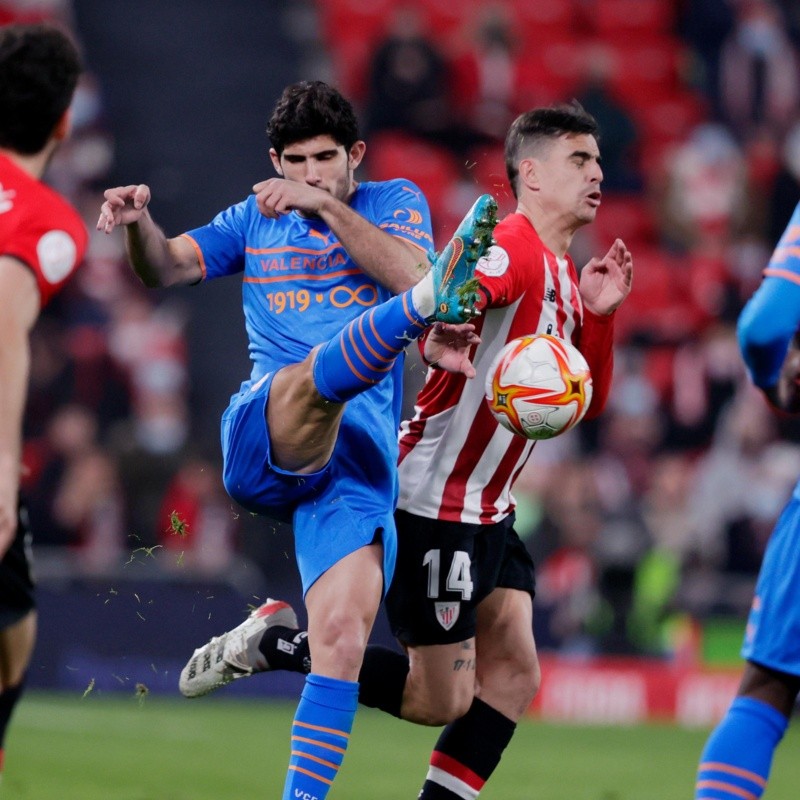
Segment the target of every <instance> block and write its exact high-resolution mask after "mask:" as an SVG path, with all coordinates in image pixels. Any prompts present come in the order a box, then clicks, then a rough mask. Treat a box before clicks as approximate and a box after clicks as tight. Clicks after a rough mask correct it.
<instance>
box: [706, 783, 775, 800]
mask: <svg viewBox="0 0 800 800" xmlns="http://www.w3.org/2000/svg"><path fill="white" fill-rule="evenodd" d="M696 788H697V789H720V790H721V791H723V792H726V793H728V794H735V795H736V796H737V797H741V798H743V800H758V797H759V795H757V794H755V793H754V792H748V791H747V789H742V788H740V787H739V786H734V785H733V784H732V783H725V782H724V781H697V786H696Z"/></svg>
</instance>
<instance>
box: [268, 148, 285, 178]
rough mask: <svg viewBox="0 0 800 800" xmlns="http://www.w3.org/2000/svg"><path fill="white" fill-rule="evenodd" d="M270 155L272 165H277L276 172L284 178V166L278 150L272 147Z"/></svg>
mask: <svg viewBox="0 0 800 800" xmlns="http://www.w3.org/2000/svg"><path fill="white" fill-rule="evenodd" d="M269 157H270V159H271V160H272V166H273V167H275V172H277V173H278V175H280V176H281V178H282V177H283V167H282V166H281V157H280V156H279V155H278V151H277V150H276V149H275V148H274V147H270V149H269Z"/></svg>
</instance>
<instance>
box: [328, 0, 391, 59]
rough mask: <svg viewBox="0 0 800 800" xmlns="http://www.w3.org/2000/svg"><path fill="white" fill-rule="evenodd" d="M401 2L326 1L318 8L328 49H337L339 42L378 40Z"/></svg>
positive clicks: (376, 0) (377, 0) (386, 0)
mask: <svg viewBox="0 0 800 800" xmlns="http://www.w3.org/2000/svg"><path fill="white" fill-rule="evenodd" d="M397 1H398V0H324V2H321V3H318V4H317V8H318V9H319V12H320V18H321V20H322V32H323V37H324V39H325V41H326V42H327V43H328V46H329V47H333V48H336V46H337V44H338V40H340V39H343V38H344V39H355V38H358V39H362V40H366V41H369V42H372V41H374V40H375V39H377V38H378V37H379V36H380V35H381V34H382V33H383V31H384V30H385V27H386V22H387V20H388V19H389V16H390V14H391V11H392V9H393V8H394V6H395V5H397Z"/></svg>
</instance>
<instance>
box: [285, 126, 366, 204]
mask: <svg viewBox="0 0 800 800" xmlns="http://www.w3.org/2000/svg"><path fill="white" fill-rule="evenodd" d="M365 147H366V145H365V144H364V142H361V141H359V142H356V143H355V144H354V145H353V146H352V147H351V148H350V151H349V152H348V151H347V150H345V148H344V145H341V144H337V143H336V142H335V141H334V140H333V139H332V138H331V137H330V136H328V135H327V134H326V135H324V136H315V137H313V138H312V139H304V140H303V141H301V142H294V143H293V144H290V145H287V146H286V147H285V148H284V151H283V153H281V155H280V158H279V159H277V162H278V163H276V164H275V166H276V168H278V171H279V172H280V173H281V174H282V175H283V177H284V178H286V179H287V180H290V181H298V182H300V183H306V184H308V185H309V186H315V187H316V188H318V189H324V190H325V191H326V192H329V193H330V194H332V195H333V196H334V197H335V198H337V199H338V200H347V199H348V198H349V197H350V195H351V194H352V193H353V191H354V189H355V183H354V181H353V172H354V170H355V169H356V167H357V166H358V165H359V164H360V163H361V159H362V158H363V156H364V149H365ZM276 158H277V154H276V155H273V161H274V160H275V159H276Z"/></svg>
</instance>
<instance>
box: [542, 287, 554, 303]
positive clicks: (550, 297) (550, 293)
mask: <svg viewBox="0 0 800 800" xmlns="http://www.w3.org/2000/svg"><path fill="white" fill-rule="evenodd" d="M544 299H545V300H547V302H548V303H555V301H556V290H555V289H546V290H545V293H544Z"/></svg>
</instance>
